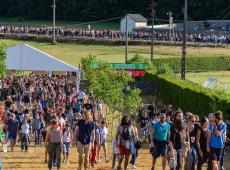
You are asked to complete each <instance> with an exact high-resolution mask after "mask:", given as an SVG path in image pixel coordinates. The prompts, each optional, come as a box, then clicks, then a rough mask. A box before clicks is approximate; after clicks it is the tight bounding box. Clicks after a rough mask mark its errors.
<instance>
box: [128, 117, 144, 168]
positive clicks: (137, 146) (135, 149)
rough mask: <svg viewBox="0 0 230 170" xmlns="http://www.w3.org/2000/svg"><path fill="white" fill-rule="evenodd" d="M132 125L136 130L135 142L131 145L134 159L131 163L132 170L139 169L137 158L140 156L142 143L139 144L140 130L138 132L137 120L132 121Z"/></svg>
mask: <svg viewBox="0 0 230 170" xmlns="http://www.w3.org/2000/svg"><path fill="white" fill-rule="evenodd" d="M132 125H133V128H134V137H135V138H134V140H133V142H132V144H131V152H132V158H131V161H130V164H131V168H132V169H137V167H136V159H137V156H138V149H140V147H141V146H140V143H139V137H138V130H137V126H136V122H135V120H132Z"/></svg>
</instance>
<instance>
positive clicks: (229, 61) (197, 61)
mask: <svg viewBox="0 0 230 170" xmlns="http://www.w3.org/2000/svg"><path fill="white" fill-rule="evenodd" d="M161 63H167V64H168V65H169V66H170V67H171V68H172V69H173V70H176V71H177V70H178V71H179V70H180V69H181V58H165V59H164V58H163V59H154V61H153V64H154V65H156V66H158V65H160V64H161ZM186 70H188V71H210V70H215V71H223V70H230V57H194V58H187V59H186Z"/></svg>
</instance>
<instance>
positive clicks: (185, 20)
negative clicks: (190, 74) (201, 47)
mask: <svg viewBox="0 0 230 170" xmlns="http://www.w3.org/2000/svg"><path fill="white" fill-rule="evenodd" d="M187 12H188V1H187V0H184V6H183V13H184V25H183V45H182V62H181V79H183V80H185V71H186V68H185V65H186V53H187V52H186V44H187V38H186V35H187Z"/></svg>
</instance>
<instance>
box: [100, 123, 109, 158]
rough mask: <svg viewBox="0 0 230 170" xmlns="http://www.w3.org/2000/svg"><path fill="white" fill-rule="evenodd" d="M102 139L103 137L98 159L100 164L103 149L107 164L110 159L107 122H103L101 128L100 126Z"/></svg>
mask: <svg viewBox="0 0 230 170" xmlns="http://www.w3.org/2000/svg"><path fill="white" fill-rule="evenodd" d="M99 129H100V137H101V140H100V141H101V143H100V145H99V146H98V150H97V158H98V162H100V150H101V147H102V148H103V151H104V158H105V162H108V158H107V141H106V138H107V135H108V133H109V132H108V129H107V127H106V124H105V121H101V126H100V128H99Z"/></svg>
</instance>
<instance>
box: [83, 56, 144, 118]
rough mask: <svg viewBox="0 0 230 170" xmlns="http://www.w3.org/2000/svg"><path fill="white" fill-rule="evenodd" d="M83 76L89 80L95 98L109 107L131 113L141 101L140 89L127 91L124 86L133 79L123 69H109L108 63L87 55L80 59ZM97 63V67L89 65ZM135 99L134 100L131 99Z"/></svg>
mask: <svg viewBox="0 0 230 170" xmlns="http://www.w3.org/2000/svg"><path fill="white" fill-rule="evenodd" d="M81 63H82V68H83V76H84V77H85V78H86V79H87V80H88V81H89V84H90V90H92V91H93V92H94V94H95V95H96V98H98V99H100V100H102V101H104V102H105V103H106V104H107V105H108V106H109V107H110V108H111V109H113V110H118V111H122V112H124V111H127V112H128V113H130V114H132V113H134V112H135V111H136V109H137V107H138V106H139V105H140V103H141V98H140V90H138V89H135V88H134V89H130V91H128V92H127V93H126V92H125V90H124V89H125V88H126V86H127V85H128V83H131V82H133V81H134V79H133V78H132V77H130V76H128V74H127V73H126V72H124V71H116V70H113V69H111V67H110V65H109V64H108V63H106V62H102V61H99V60H97V59H96V57H93V56H89V57H86V58H82V60H81ZM92 63H97V68H96V69H94V68H92V67H91V65H92ZM133 100H135V101H133Z"/></svg>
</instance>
